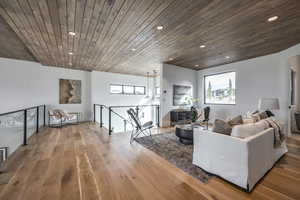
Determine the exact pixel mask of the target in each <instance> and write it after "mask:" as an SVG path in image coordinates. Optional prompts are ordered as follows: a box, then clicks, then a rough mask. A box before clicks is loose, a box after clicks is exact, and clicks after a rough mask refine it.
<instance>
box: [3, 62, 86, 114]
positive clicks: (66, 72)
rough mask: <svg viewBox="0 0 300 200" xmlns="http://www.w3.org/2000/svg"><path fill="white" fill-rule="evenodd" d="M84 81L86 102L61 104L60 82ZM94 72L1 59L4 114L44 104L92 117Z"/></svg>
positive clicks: (83, 89) (83, 99)
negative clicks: (92, 78) (92, 76)
mask: <svg viewBox="0 0 300 200" xmlns="http://www.w3.org/2000/svg"><path fill="white" fill-rule="evenodd" d="M61 78H62V79H75V80H81V84H82V103H81V104H64V105H61V104H59V79H61ZM90 85H91V83H90V72H85V71H79V70H70V69H63V68H57V67H45V66H41V65H40V64H39V63H35V62H28V61H21V60H14V59H5V58H0V91H1V92H0V102H1V103H0V113H4V112H9V111H13V110H17V109H22V108H26V107H31V106H35V105H40V104H46V105H47V106H50V107H54V108H62V109H65V110H67V111H78V112H82V114H83V116H82V120H89V119H90V117H91V93H90Z"/></svg>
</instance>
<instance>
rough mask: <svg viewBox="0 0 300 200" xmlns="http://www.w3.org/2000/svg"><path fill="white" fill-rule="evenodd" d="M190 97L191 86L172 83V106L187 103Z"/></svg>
mask: <svg viewBox="0 0 300 200" xmlns="http://www.w3.org/2000/svg"><path fill="white" fill-rule="evenodd" d="M191 97H192V86H186V85H173V106H183V105H189V101H188V99H189V98H191Z"/></svg>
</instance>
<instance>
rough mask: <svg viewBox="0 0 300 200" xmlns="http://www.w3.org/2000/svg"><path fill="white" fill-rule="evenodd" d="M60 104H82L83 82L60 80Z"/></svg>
mask: <svg viewBox="0 0 300 200" xmlns="http://www.w3.org/2000/svg"><path fill="white" fill-rule="evenodd" d="M59 103H60V104H81V80H69V79H59Z"/></svg>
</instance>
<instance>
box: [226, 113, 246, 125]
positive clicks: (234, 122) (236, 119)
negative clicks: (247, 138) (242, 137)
mask: <svg viewBox="0 0 300 200" xmlns="http://www.w3.org/2000/svg"><path fill="white" fill-rule="evenodd" d="M243 123H244V122H243V117H242V115H238V116H236V117H234V118H233V119H231V120H229V121H228V124H229V125H230V126H235V125H240V124H243Z"/></svg>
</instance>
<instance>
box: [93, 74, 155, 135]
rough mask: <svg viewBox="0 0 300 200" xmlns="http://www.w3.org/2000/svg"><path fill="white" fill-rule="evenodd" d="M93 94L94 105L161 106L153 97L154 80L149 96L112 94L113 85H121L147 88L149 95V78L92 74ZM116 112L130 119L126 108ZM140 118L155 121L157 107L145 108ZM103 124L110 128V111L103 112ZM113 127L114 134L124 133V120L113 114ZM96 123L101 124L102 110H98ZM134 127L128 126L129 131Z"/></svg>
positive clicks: (117, 109) (143, 120) (118, 109)
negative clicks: (111, 86)
mask: <svg viewBox="0 0 300 200" xmlns="http://www.w3.org/2000/svg"><path fill="white" fill-rule="evenodd" d="M91 77H92V78H91V93H92V103H93V104H102V105H106V106H135V105H151V104H159V101H158V99H156V98H154V97H153V95H152V94H153V89H154V88H153V87H154V85H153V78H150V79H149V95H126V94H110V85H111V84H120V85H135V86H145V87H146V94H147V78H146V77H142V76H132V75H124V74H116V73H108V72H92V74H91ZM113 110H114V111H115V112H117V113H118V114H120V115H121V116H122V117H124V118H126V119H128V115H127V113H126V111H127V110H128V107H126V108H114V109H113ZM140 114H141V115H140V117H141V121H142V122H146V121H150V120H152V121H155V116H156V115H155V107H144V108H141V110H140ZM102 119H103V123H104V127H106V128H108V109H104V110H103V118H102ZM112 119H113V120H112V127H113V129H114V132H123V131H124V125H123V122H124V121H123V120H122V119H121V118H120V117H118V116H116V115H115V114H114V113H113V114H112ZM96 121H97V122H100V110H99V107H97V108H96ZM131 128H132V127H131V126H130V125H129V124H128V126H127V130H129V129H131Z"/></svg>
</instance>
